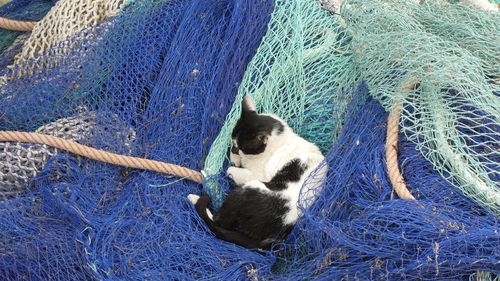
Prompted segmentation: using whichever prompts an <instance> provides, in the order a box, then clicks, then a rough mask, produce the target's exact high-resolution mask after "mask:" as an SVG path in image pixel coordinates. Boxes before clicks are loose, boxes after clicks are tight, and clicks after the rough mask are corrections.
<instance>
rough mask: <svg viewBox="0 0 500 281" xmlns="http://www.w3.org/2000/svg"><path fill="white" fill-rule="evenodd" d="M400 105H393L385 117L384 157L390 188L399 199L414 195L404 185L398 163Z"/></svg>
mask: <svg viewBox="0 0 500 281" xmlns="http://www.w3.org/2000/svg"><path fill="white" fill-rule="evenodd" d="M400 109H401V105H400V104H398V105H396V106H395V107H394V109H393V111H392V112H391V113H390V114H389V117H388V118H387V137H386V140H385V158H386V162H387V173H388V174H389V179H390V180H391V184H392V188H393V189H394V191H395V192H396V194H397V195H398V196H399V198H401V199H411V200H415V197H413V195H412V194H411V193H410V191H409V190H408V188H407V187H406V183H405V180H404V178H403V175H401V172H400V170H399V165H398V138H399V110H400Z"/></svg>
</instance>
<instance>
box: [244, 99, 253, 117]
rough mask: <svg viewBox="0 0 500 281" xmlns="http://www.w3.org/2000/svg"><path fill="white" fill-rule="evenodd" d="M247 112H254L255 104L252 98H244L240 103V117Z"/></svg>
mask: <svg viewBox="0 0 500 281" xmlns="http://www.w3.org/2000/svg"><path fill="white" fill-rule="evenodd" d="M249 112H255V103H254V102H253V99H252V97H250V96H244V97H243V101H242V102H241V116H243V115H245V113H249Z"/></svg>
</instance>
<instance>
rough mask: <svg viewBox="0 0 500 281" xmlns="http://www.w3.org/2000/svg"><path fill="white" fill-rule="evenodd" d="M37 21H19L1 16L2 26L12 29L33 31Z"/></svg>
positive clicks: (0, 24)
mask: <svg viewBox="0 0 500 281" xmlns="http://www.w3.org/2000/svg"><path fill="white" fill-rule="evenodd" d="M35 24H36V21H19V20H11V19H7V18H3V17H0V28H4V29H8V30H12V31H32V30H33V27H35Z"/></svg>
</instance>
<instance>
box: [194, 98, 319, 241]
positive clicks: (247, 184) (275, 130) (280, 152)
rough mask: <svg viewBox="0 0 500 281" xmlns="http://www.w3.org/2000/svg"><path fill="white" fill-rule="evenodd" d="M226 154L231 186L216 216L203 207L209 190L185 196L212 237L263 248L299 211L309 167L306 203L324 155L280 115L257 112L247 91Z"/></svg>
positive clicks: (281, 236) (277, 238) (315, 190)
mask: <svg viewBox="0 0 500 281" xmlns="http://www.w3.org/2000/svg"><path fill="white" fill-rule="evenodd" d="M230 160H231V162H232V164H233V165H234V166H232V167H230V168H229V169H228V170H227V175H228V176H229V177H230V178H232V180H233V181H234V183H235V184H236V187H235V188H234V189H233V190H232V191H231V192H230V193H229V194H228V196H227V197H226V199H225V201H224V202H223V204H222V207H221V208H220V210H219V212H218V213H217V214H216V215H215V216H213V215H212V213H211V212H210V210H209V209H208V204H209V203H210V198H209V197H208V196H206V195H202V196H201V197H199V196H198V195H194V194H190V195H189V196H188V198H189V200H190V201H191V202H192V203H193V204H194V205H195V208H196V211H197V212H198V213H199V215H200V217H201V218H202V219H203V220H204V221H205V223H206V224H207V225H208V227H209V228H210V230H211V231H212V232H213V233H214V234H215V235H216V236H217V237H219V238H220V239H223V240H226V241H229V242H232V243H235V244H238V245H240V246H243V247H247V248H259V249H268V248H269V247H270V246H271V244H272V243H274V242H279V241H281V240H283V239H284V238H285V237H286V236H287V234H288V233H289V232H290V230H291V228H292V227H293V225H294V224H295V222H296V221H297V219H298V218H299V216H300V215H301V213H300V209H299V208H298V200H299V195H300V193H301V188H302V186H303V185H304V182H305V180H306V179H307V178H308V176H309V175H310V174H311V173H312V172H313V171H314V174H315V176H314V177H315V181H314V183H312V184H308V189H309V191H312V192H308V193H307V194H306V195H305V196H304V195H303V196H302V197H301V202H305V204H302V205H303V206H304V207H306V208H307V207H308V206H309V205H310V204H311V203H312V202H313V201H314V200H315V197H316V196H317V195H318V194H319V193H320V191H321V189H322V187H323V180H324V178H325V177H326V172H327V166H326V165H325V164H323V165H321V167H320V168H318V166H319V165H320V164H321V163H323V160H324V156H323V155H322V154H321V151H320V150H319V148H318V147H317V146H316V145H314V144H312V143H310V142H308V141H306V140H305V139H303V138H301V137H300V136H298V135H297V134H295V133H294V132H293V130H292V129H291V128H290V127H289V126H288V125H287V123H286V122H285V121H283V120H282V119H280V118H279V117H277V116H274V115H271V114H257V113H256V111H255V105H254V103H253V100H252V99H251V98H250V97H249V96H246V97H245V98H244V99H243V103H242V113H241V117H240V119H239V120H238V122H237V123H236V126H235V127H234V130H233V133H232V148H231V153H230ZM316 168H318V169H316ZM315 170H316V171H315Z"/></svg>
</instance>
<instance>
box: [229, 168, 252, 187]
mask: <svg viewBox="0 0 500 281" xmlns="http://www.w3.org/2000/svg"><path fill="white" fill-rule="evenodd" d="M227 176H228V177H229V178H230V179H232V180H233V181H234V183H235V184H237V185H243V184H244V183H246V182H247V181H250V180H253V179H254V176H253V173H252V172H250V171H249V170H247V169H244V168H238V167H229V168H228V169H227Z"/></svg>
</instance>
